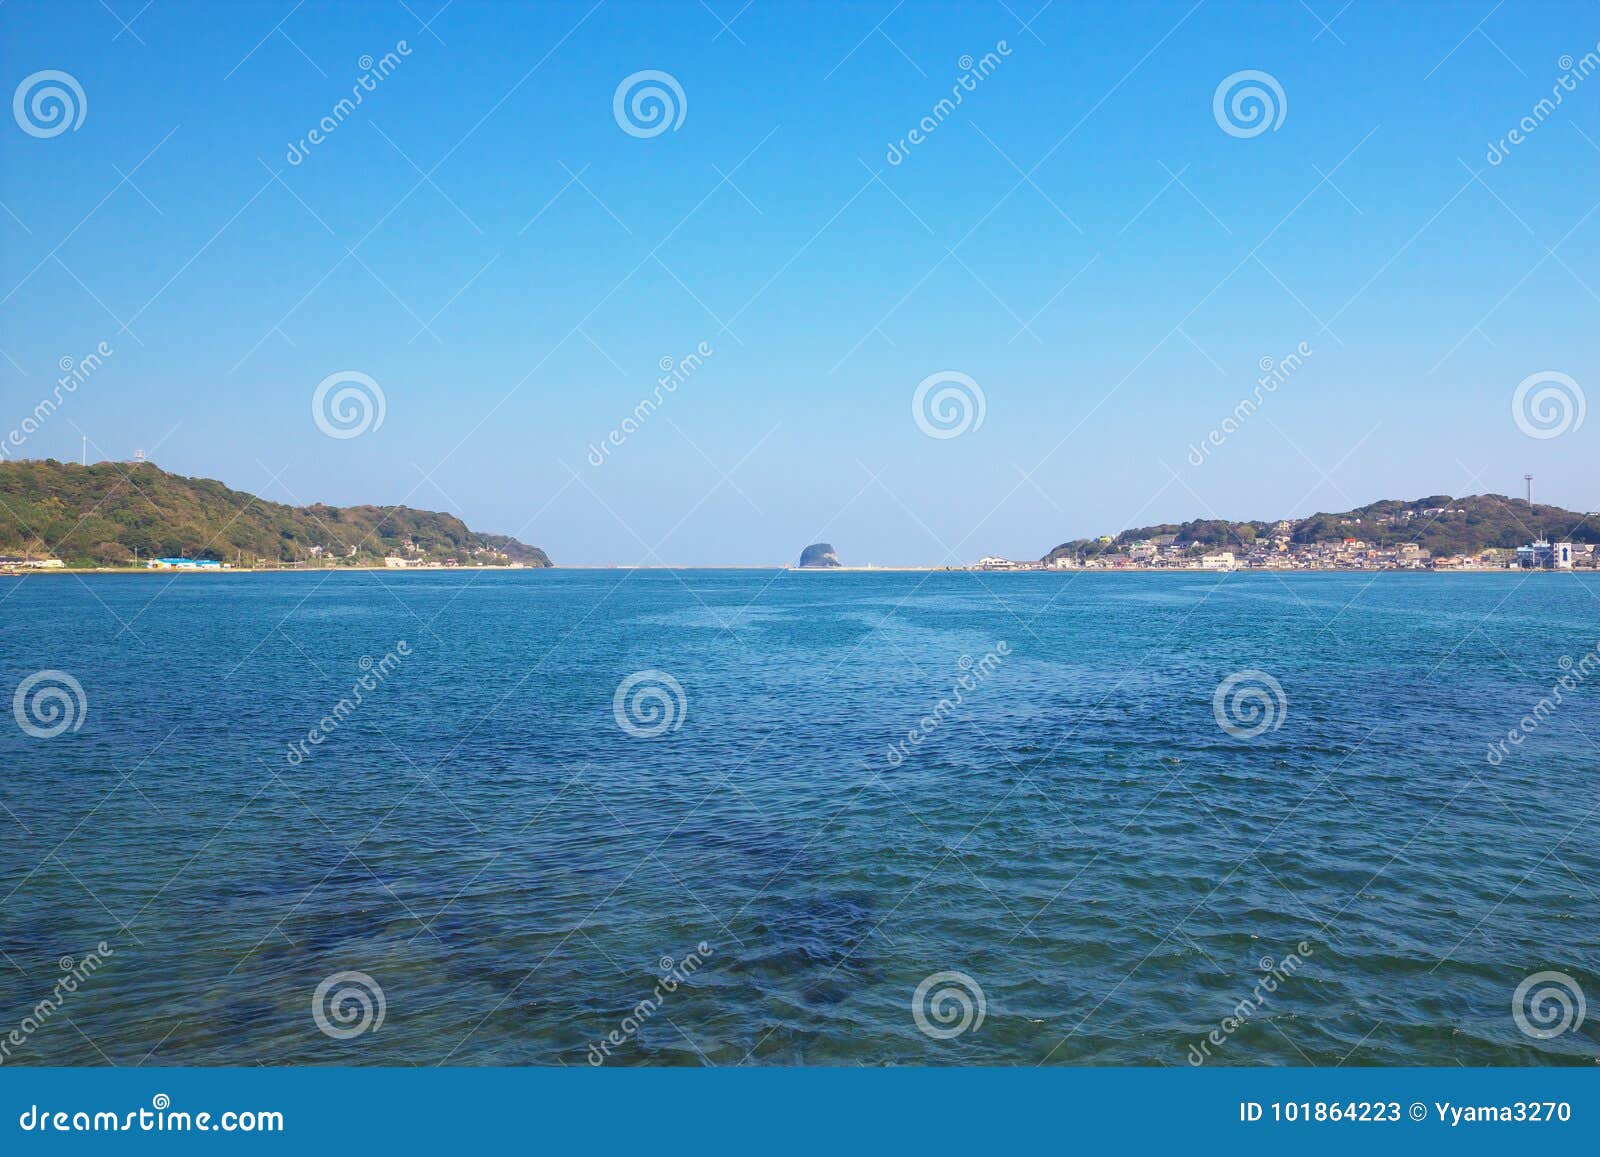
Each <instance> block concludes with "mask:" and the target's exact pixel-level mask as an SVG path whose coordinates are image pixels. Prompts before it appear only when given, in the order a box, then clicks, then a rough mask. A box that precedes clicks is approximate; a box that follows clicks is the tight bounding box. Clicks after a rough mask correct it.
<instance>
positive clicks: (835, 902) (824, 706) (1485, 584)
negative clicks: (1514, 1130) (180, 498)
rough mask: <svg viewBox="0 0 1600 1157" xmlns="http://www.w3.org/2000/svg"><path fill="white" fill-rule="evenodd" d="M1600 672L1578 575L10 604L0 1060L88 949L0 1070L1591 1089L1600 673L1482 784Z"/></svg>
mask: <svg viewBox="0 0 1600 1157" xmlns="http://www.w3.org/2000/svg"><path fill="white" fill-rule="evenodd" d="M401 640H404V641H405V643H406V647H405V648H404V650H409V651H410V654H409V655H408V656H407V655H402V654H400V653H399V652H398V651H397V647H398V644H399V643H400V641H401ZM1002 642H1003V643H1004V647H1003V648H1002V647H1001V644H1002ZM1597 642H1600V581H1597V580H1596V579H1595V578H1594V577H1593V576H1587V575H1513V574H1505V575H1473V576H1463V575H1438V576H1433V575H1401V574H1386V575H1377V576H1372V575H1359V574H1329V575H1285V576H1271V575H1226V576H1220V575H1215V576H1214V575H1201V574H1172V575H1158V574H1152V575H1097V574H1080V575H1076V576H1074V575H1062V574H1042V573H1041V574H1014V575H1005V574H1002V575H978V574H967V573H935V574H910V573H907V574H887V573H885V574H859V573H844V574H806V573H788V572H772V571H682V572H662V571H635V572H626V571H550V572H538V571H528V572H495V573H482V574H454V573H445V572H434V573H425V574H407V575H393V574H374V573H345V574H333V575H319V574H314V573H306V574H274V575H255V576H252V575H226V576H223V575H193V576H177V577H176V578H174V577H172V576H166V577H162V576H110V575H108V576H89V577H82V578H76V577H71V576H30V577H27V578H23V579H0V675H3V677H4V686H3V691H4V696H5V698H7V699H9V698H10V697H11V695H12V692H13V690H14V689H15V688H16V686H17V685H18V684H19V683H20V682H21V681H22V680H23V679H24V678H25V677H27V676H28V675H30V674H32V673H33V672H36V671H39V670H41V669H51V670H59V671H63V672H66V673H69V674H71V675H72V676H73V677H74V678H76V679H77V680H78V681H79V683H80V684H81V686H82V688H83V692H84V696H85V698H86V701H87V711H86V713H85V714H84V716H83V717H82V719H81V727H79V729H78V730H76V731H71V730H69V731H67V732H65V733H64V734H61V735H58V736H55V737H53V738H35V737H33V736H30V735H28V734H25V733H24V731H23V730H22V729H21V728H20V727H18V726H15V725H14V720H13V719H12V718H10V717H5V718H4V722H5V726H4V727H0V762H3V767H4V775H3V776H0V804H3V805H4V810H3V811H0V895H3V897H4V899H3V902H0V949H3V954H0V1035H3V1033H4V1031H8V1030H9V1029H10V1027H11V1026H13V1025H20V1024H22V1023H23V1022H24V1021H25V1019H27V1018H29V1017H30V1015H32V1014H33V1013H34V1012H35V1010H36V1006H37V1005H38V1003H39V1001H40V1000H41V999H43V998H45V997H47V996H49V995H50V994H51V993H52V992H53V991H54V990H55V985H56V984H57V981H58V979H59V978H61V977H63V976H64V975H66V974H64V973H63V972H62V971H61V967H60V962H61V960H62V958H64V957H68V958H71V961H72V962H76V961H80V960H82V959H83V958H84V957H85V954H86V953H89V952H91V951H92V950H94V949H95V947H96V945H97V944H99V943H100V942H101V941H104V942H105V943H106V946H107V948H108V949H110V952H109V954H107V955H106V956H105V957H104V959H103V963H102V964H101V966H100V968H99V970H98V971H96V972H95V973H94V974H93V975H92V976H90V977H89V978H88V979H87V980H86V981H84V982H83V983H82V984H81V985H78V988H77V991H75V992H68V993H66V994H65V997H64V999H63V1000H62V1003H61V1007H60V1008H59V1009H58V1010H55V1011H53V1012H52V1013H51V1015H49V1016H47V1017H45V1018H44V1019H43V1022H42V1023H37V1024H36V1025H35V1026H34V1028H33V1029H31V1030H27V1031H25V1032H24V1037H25V1043H24V1044H23V1045H22V1046H21V1047H13V1049H12V1050H11V1053H10V1063H19V1062H20V1063H35V1064H39V1063H48V1064H104V1063H107V1062H114V1063H116V1064H136V1063H139V1062H141V1061H146V1062H147V1063H151V1064H221V1063H229V1064H253V1063H258V1062H260V1063H267V1064H283V1063H347V1064H348V1063H353V1064H373V1063H388V1064H435V1063H439V1062H449V1063H452V1064H530V1063H531V1064H558V1063H566V1064H584V1063H587V1062H588V1061H589V1059H590V1058H591V1048H592V1047H593V1046H595V1045H597V1044H598V1043H599V1042H601V1041H602V1040H604V1039H605V1038H606V1037H607V1034H609V1033H612V1032H616V1033H617V1035H618V1037H620V1038H621V1039H622V1043H621V1044H615V1043H613V1044H612V1046H611V1048H610V1056H609V1060H608V1062H607V1063H613V1064H689V1065H693V1064H704V1063H715V1064H737V1063H740V1062H747V1063H759V1064H857V1063H869V1064H877V1063H916V1064H920V1063H927V1064H961V1063H980V1064H1012V1063H1017V1064H1036V1063H1040V1062H1045V1063H1051V1064H1173V1065H1182V1064H1185V1063H1188V1062H1189V1060H1190V1059H1192V1055H1193V1054H1191V1051H1190V1049H1191V1046H1194V1045H1197V1044H1199V1043H1200V1042H1201V1041H1203V1040H1204V1039H1205V1037H1206V1035H1207V1034H1208V1033H1210V1032H1213V1031H1216V1033H1217V1037H1218V1038H1220V1039H1221V1041H1222V1043H1221V1044H1220V1045H1218V1044H1212V1045H1211V1049H1210V1051H1211V1059H1210V1061H1209V1063H1221V1064H1306V1063H1313V1064H1335V1063H1339V1062H1341V1061H1344V1062H1348V1063H1351V1064H1393V1063H1425V1064H1452V1063H1456V1062H1460V1063H1463V1064H1470V1065H1476V1064H1484V1063H1493V1064H1514V1065H1516V1064H1546V1063H1574V1064H1585V1065H1587V1064H1592V1063H1594V1062H1595V1060H1596V1058H1600V826H1597V824H1600V814H1597V812H1596V808H1597V807H1600V747H1597V746H1596V743H1597V742H1600V671H1596V672H1595V673H1594V674H1593V675H1592V676H1591V677H1590V678H1589V679H1588V681H1587V682H1585V683H1582V684H1580V685H1578V686H1577V687H1576V689H1575V690H1568V691H1566V692H1563V701H1562V703H1561V704H1560V705H1559V706H1558V707H1556V709H1555V710H1554V711H1553V712H1549V713H1545V714H1543V715H1541V716H1540V717H1539V718H1538V719H1536V720H1535V722H1536V727H1535V729H1533V730H1532V731H1531V732H1530V733H1529V734H1528V737H1527V739H1526V741H1525V742H1523V743H1521V744H1520V745H1508V747H1507V752H1508V754H1506V755H1504V756H1503V757H1502V758H1500V761H1499V765H1498V766H1495V765H1493V764H1491V762H1490V761H1489V759H1488V758H1487V756H1488V752H1489V748H1490V744H1491V742H1493V741H1495V740H1497V739H1503V738H1504V737H1505V735H1506V732H1507V731H1508V729H1510V728H1513V727H1517V726H1519V721H1520V720H1521V719H1522V718H1523V717H1524V716H1525V715H1528V714H1529V712H1531V711H1533V710H1534V709H1535V707H1536V705H1537V704H1539V702H1540V700H1541V698H1543V697H1547V696H1549V695H1550V694H1551V689H1552V687H1553V686H1555V685H1556V683H1557V680H1558V679H1559V678H1560V677H1561V676H1562V675H1563V673H1566V669H1565V668H1564V667H1563V666H1562V659H1563V657H1565V658H1567V659H1569V660H1571V661H1572V662H1573V663H1574V664H1575V666H1574V667H1573V669H1572V670H1573V672H1574V673H1575V672H1577V671H1578V670H1579V668H1578V667H1577V666H1576V664H1577V663H1578V662H1579V661H1580V660H1581V657H1582V656H1583V655H1584V654H1586V653H1589V654H1592V653H1593V652H1594V648H1595V646H1596V644H1597ZM391 652H395V658H394V659H393V660H392V661H389V662H387V663H385V662H382V661H383V657H384V656H385V655H388V654H390V653H391ZM991 653H992V655H993V657H992V658H991V659H990V660H988V661H985V659H984V657H985V656H986V655H991ZM364 660H372V661H373V662H374V663H375V664H378V667H375V668H373V670H369V671H367V677H368V681H369V682H371V683H373V684H374V685H375V686H374V689H372V690H370V691H363V693H362V694H363V698H364V701H363V702H362V703H360V704H359V706H356V707H355V708H354V710H352V711H343V710H342V709H336V705H337V704H339V702H340V700H341V698H342V697H345V698H348V697H349V696H350V694H351V688H352V685H353V684H355V682H356V681H357V679H358V678H359V677H361V676H362V674H363V671H364V667H363V661H364ZM383 667H387V668H388V670H387V674H385V675H384V676H383V677H382V678H381V679H378V678H377V677H376V676H375V675H374V674H373V671H374V670H378V669H381V668H383ZM1243 671H1253V672H1262V673H1265V674H1268V675H1270V676H1271V677H1272V678H1273V679H1275V680H1276V681H1277V683H1278V684H1279V685H1280V686H1281V687H1282V690H1283V696H1284V702H1285V703H1286V710H1285V711H1282V712H1279V711H1278V710H1277V708H1278V702H1277V701H1276V699H1275V698H1274V697H1273V693H1272V692H1271V690H1270V688H1268V690H1267V692H1266V694H1267V701H1266V703H1265V706H1266V707H1267V708H1268V710H1270V711H1272V712H1273V722H1274V723H1276V724H1277V726H1276V727H1275V728H1271V729H1268V730H1266V731H1264V732H1263V733H1262V734H1260V735H1258V736H1256V737H1254V738H1241V737H1239V736H1236V735H1232V734H1229V733H1227V732H1226V731H1224V729H1223V728H1222V727H1220V726H1219V724H1218V721H1217V718H1216V716H1215V714H1214V709H1213V693H1214V691H1215V689H1216V688H1217V686H1218V684H1219V683H1220V682H1221V681H1222V680H1224V679H1225V678H1226V677H1228V676H1229V675H1232V674H1234V673H1237V672H1243ZM636 672H664V673H666V674H667V675H670V676H671V678H672V679H673V680H675V681H676V683H677V685H678V686H679V687H681V689H682V693H683V709H682V711H681V712H680V711H679V710H678V702H677V700H676V699H675V697H674V693H673V689H672V687H671V686H670V684H667V683H664V682H663V681H662V680H661V678H660V676H658V675H651V676H648V677H647V678H646V680H645V682H644V683H642V684H637V685H636V686H638V687H643V688H645V689H646V690H648V689H649V688H651V687H654V688H657V689H663V693H662V695H661V696H660V697H657V698H654V699H651V698H650V696H648V695H647V696H646V697H645V699H644V700H641V701H639V704H640V706H641V707H642V709H644V710H646V711H649V710H651V709H654V710H656V711H661V710H665V711H668V712H670V713H671V714H672V722H673V724H675V725H676V729H672V728H670V727H669V728H668V729H667V730H665V731H663V732H662V733H661V734H659V735H657V736H654V737H638V736H635V735H632V734H629V732H628V731H627V730H625V729H624V728H623V727H622V726H619V722H618V717H617V714H616V712H615V710H614V702H613V697H614V694H615V692H616V691H617V688H618V686H619V684H621V683H622V682H623V681H624V680H625V679H627V678H628V677H629V676H630V675H632V674H634V673H636ZM963 677H965V679H966V681H967V683H968V684H969V685H971V689H970V690H964V691H962V692H961V700H962V701H961V702H960V703H959V704H958V705H955V704H953V703H947V704H945V705H944V706H943V707H941V706H940V701H941V699H953V692H952V689H953V688H955V687H956V686H957V682H958V680H961V679H963ZM1570 677H1571V675H1569V678H1570ZM1252 678H1255V677H1254V676H1252ZM1254 685H1256V686H1262V685H1263V684H1261V683H1260V682H1259V680H1257V682H1256V683H1255V684H1254ZM1257 705H1258V706H1260V705H1261V704H1260V703H1259V702H1258V704H1257ZM336 711H337V713H336ZM335 713H336V714H335ZM330 714H333V718H332V719H331V722H332V723H333V724H334V726H333V727H332V728H331V729H329V728H326V727H325V726H324V725H323V724H322V723H320V722H319V721H322V720H323V718H324V716H329V715H330ZM622 718H623V719H624V720H626V721H627V722H628V723H629V724H630V726H632V727H633V728H634V729H635V730H638V729H640V728H641V727H643V728H645V729H648V727H649V725H650V720H651V718H654V717H651V716H648V715H645V716H640V717H637V718H635V717H633V716H630V715H629V714H628V713H627V710H626V704H625V705H624V712H623V716H622ZM1224 718H1227V716H1226V714H1225V715H1224ZM1230 722H1231V721H1230ZM930 723H931V724H932V725H933V726H931V727H929V726H928V724H930ZM312 728H321V730H320V731H319V735H323V736H324V739H323V741H322V742H321V743H307V744H306V746H305V751H306V752H307V753H308V754H306V755H305V757H304V758H300V759H298V761H297V762H292V761H291V759H290V758H289V755H288V753H289V751H290V746H289V745H290V744H291V743H293V742H294V741H296V740H300V741H305V740H306V736H307V733H308V731H310V730H311V729H312ZM911 729H918V733H919V735H921V736H922V739H921V741H920V742H911V741H908V740H907V738H906V736H907V732H908V731H909V730H911ZM1234 729H1235V730H1239V729H1240V728H1239V727H1238V726H1237V725H1235V728H1234ZM897 744H901V745H903V746H901V747H900V748H898V749H896V750H895V752H894V754H893V756H891V754H890V752H891V749H892V748H895V745H897ZM1302 943H1303V944H1304V949H1303V950H1302V949H1301V947H1300V946H1301V945H1302ZM701 944H704V945H705V950H704V951H703V952H702V951H700V950H698V946H699V945H701ZM690 953H694V954H695V957H696V958H698V960H699V961H700V963H699V967H698V969H697V970H696V971H695V972H694V973H693V975H692V976H690V977H688V978H687V979H686V980H685V981H684V982H683V983H681V984H679V983H676V982H675V981H674V984H673V990H672V991H669V992H664V994H663V995H662V997H661V999H660V1002H659V1006H657V1007H653V1008H652V1007H648V1006H647V1007H645V1008H644V1009H642V1010H641V1008H640V1002H641V1001H649V1000H653V997H654V993H655V991H656V989H657V986H658V984H659V983H660V980H661V978H662V976H663V975H664V974H665V975H669V976H671V975H672V974H671V973H664V969H669V968H672V967H674V966H678V965H680V962H683V961H685V960H686V959H689V958H690V956H689V954H690ZM1263 969H1266V970H1267V971H1263ZM1543 970H1554V971H1559V972H1562V973H1565V974H1566V975H1567V976H1569V977H1571V978H1572V979H1573V980H1574V981H1575V982H1577V983H1578V984H1579V985H1580V986H1581V987H1582V988H1583V989H1584V990H1585V991H1586V992H1587V996H1588V1006H1589V1007H1588V1018H1587V1020H1586V1022H1585V1023H1583V1024H1582V1025H1581V1026H1580V1027H1576V1028H1574V1029H1572V1030H1570V1031H1567V1032H1564V1033H1562V1034H1561V1035H1560V1036H1557V1037H1553V1038H1551V1039H1548V1040H1541V1039H1537V1038H1535V1037H1532V1036H1530V1035H1528V1034H1527V1033H1525V1032H1523V1031H1521V1030H1520V1029H1519V1027H1518V1025H1517V1023H1516V1021H1515V1019H1514V1018H1513V1016H1512V994H1513V992H1514V990H1515V989H1516V987H1517V985H1518V984H1519V982H1521V981H1522V980H1523V979H1524V978H1525V977H1527V976H1528V975H1530V974H1532V973H1535V972H1538V971H1543ZM343 971H359V972H362V973H365V974H367V975H368V976H370V977H371V978H372V979H373V980H374V981H375V982H376V983H377V985H378V986H379V987H380V988H381V990H382V994H383V998H382V999H383V1006H384V1017H383V1021H382V1024H381V1026H378V1027H377V1028H376V1029H375V1030H369V1031H367V1032H364V1033H362V1034H360V1035H359V1036H355V1037H353V1038H351V1039H348V1040H339V1039H334V1038H332V1037H330V1036H329V1035H327V1034H325V1033H324V1032H323V1031H321V1030H320V1029H319V1027H318V1024H317V1023H316V1020H315V1018H314V1017H313V994H314V993H315V991H316V989H317V987H318V985H319V982H321V981H323V980H324V978H326V977H329V976H331V975H333V974H335V973H339V972H343ZM938 972H960V973H963V974H965V977H966V978H970V981H971V983H972V985H973V986H974V987H975V988H976V989H981V993H982V996H981V1001H976V1000H975V993H971V992H969V990H968V989H966V988H961V991H962V992H964V993H968V994H969V995H968V999H969V1000H971V1001H974V1008H973V1015H972V1016H970V1017H968V1018H967V1019H968V1024H967V1031H964V1032H962V1033H960V1035H957V1036H953V1037H949V1038H948V1039H940V1037H939V1036H936V1035H930V1034H929V1033H927V1032H924V1031H922V1029H921V1028H920V1027H919V1024H918V1020H917V1018H916V1017H915V1016H914V1015H913V1010H912V1001H913V993H914V991H915V990H916V989H917V987H918V985H919V983H920V982H922V981H923V980H924V978H926V977H928V976H930V975H931V974H934V973H938ZM1274 972H1276V973H1277V974H1279V975H1281V976H1283V977H1284V979H1283V980H1282V982H1281V983H1279V982H1278V981H1276V980H1275V981H1274V985H1275V990H1273V991H1270V992H1268V993H1267V995H1266V998H1265V1000H1264V1001H1263V1002H1262V1003H1261V1004H1260V1006H1259V1007H1256V1008H1254V1009H1252V1010H1251V1011H1250V1013H1249V1015H1247V1016H1245V1017H1242V1018H1238V1019H1236V1020H1233V1021H1225V1018H1233V1017H1236V1013H1237V1011H1238V1006H1239V1005H1240V1002H1241V1001H1244V1000H1246V999H1253V997H1252V994H1253V993H1255V992H1256V991H1257V990H1258V989H1257V986H1258V985H1259V984H1260V983H1261V982H1262V980H1263V978H1264V977H1265V976H1269V975H1272V974H1273V973H1274ZM679 974H680V975H681V968H679ZM950 983H955V984H957V985H958V986H960V985H962V984H964V983H965V982H964V981H953V982H944V981H941V982H938V983H937V984H936V985H935V988H936V989H939V988H945V987H947V986H948V984H950ZM980 1006H981V1008H982V1013H983V1015H982V1020H981V1023H979V1022H977V1018H976V1012H977V1008H978V1007H980ZM347 1011H353V1009H348V1008H347ZM941 1012H942V1013H945V1014H947V1015H951V1016H952V1017H953V1019H951V1020H950V1021H941V1020H940V1019H938V1015H937V1014H939V1013H941ZM960 1014H961V1008H960V1004H959V1002H956V1001H953V1000H945V1001H942V1002H936V1004H935V1006H934V1008H933V1009H932V1015H925V1016H924V1020H925V1022H926V1023H927V1024H928V1025H929V1026H930V1027H931V1028H932V1029H934V1030H944V1029H946V1028H959V1027H961V1015H960ZM1230 1024H1231V1028H1230V1027H1228V1025H1230ZM25 1027H26V1026H25ZM335 1027H337V1023H335Z"/></svg>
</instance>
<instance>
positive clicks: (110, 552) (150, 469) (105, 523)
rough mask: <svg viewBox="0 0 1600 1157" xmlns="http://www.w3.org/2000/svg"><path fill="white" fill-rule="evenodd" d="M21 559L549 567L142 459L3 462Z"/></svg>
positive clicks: (516, 554)
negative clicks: (398, 558)
mask: <svg viewBox="0 0 1600 1157" xmlns="http://www.w3.org/2000/svg"><path fill="white" fill-rule="evenodd" d="M25 552H26V553H30V554H34V555H53V556H55V557H57V558H60V559H62V560H63V561H65V562H66V563H67V564H68V565H69V566H121V565H124V564H128V563H132V562H133V561H134V560H135V559H136V558H137V559H147V558H152V557H186V558H212V559H219V560H221V561H223V562H228V563H234V564H236V565H242V566H256V565H259V564H260V562H261V560H265V562H266V564H267V565H276V564H279V563H291V562H307V563H313V564H317V565H322V564H326V563H328V562H330V561H331V562H334V563H339V564H344V565H354V566H371V565H373V564H375V563H381V562H382V560H383V557H384V556H385V555H390V554H399V555H406V556H408V557H410V558H412V559H414V560H416V561H428V562H444V561H446V560H454V561H456V562H457V563H459V564H461V565H463V566H472V565H486V564H495V563H498V564H504V563H508V562H517V563H522V564H523V565H525V566H541V567H542V566H549V565H550V560H549V558H548V557H546V555H545V553H544V551H542V550H540V549H539V548H538V547H534V546H528V545H527V544H525V543H521V542H518V541H517V540H516V539H514V538H510V537H508V536H506V535H498V534H478V533H476V532H474V531H471V530H469V529H467V526H466V524H465V523H463V522H462V521H461V520H460V519H459V518H456V517H455V516H454V515H450V514H441V513H439V512H437V511H432V510H413V509H412V508H410V507H408V506H397V507H393V508H388V507H382V506H344V507H340V506H324V505H321V504H317V505H314V506H285V505H284V504H282V503H279V502H268V501H266V500H265V499H262V498H257V497H256V496H255V495H253V494H246V493H244V492H243V491H240V490H230V489H229V488H228V487H226V486H224V485H223V484H222V483H220V482H217V481H215V480H213V479H210V478H185V477H183V476H181V475H178V474H168V473H167V472H166V471H165V470H162V469H160V468H159V467H157V466H155V465H153V464H151V463H148V462H139V463H122V462H101V463H98V464H96V465H93V466H79V465H76V464H73V463H62V462H57V461H55V460H54V459H46V460H44V461H26V462H0V554H7V555H14V554H22V553H25Z"/></svg>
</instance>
